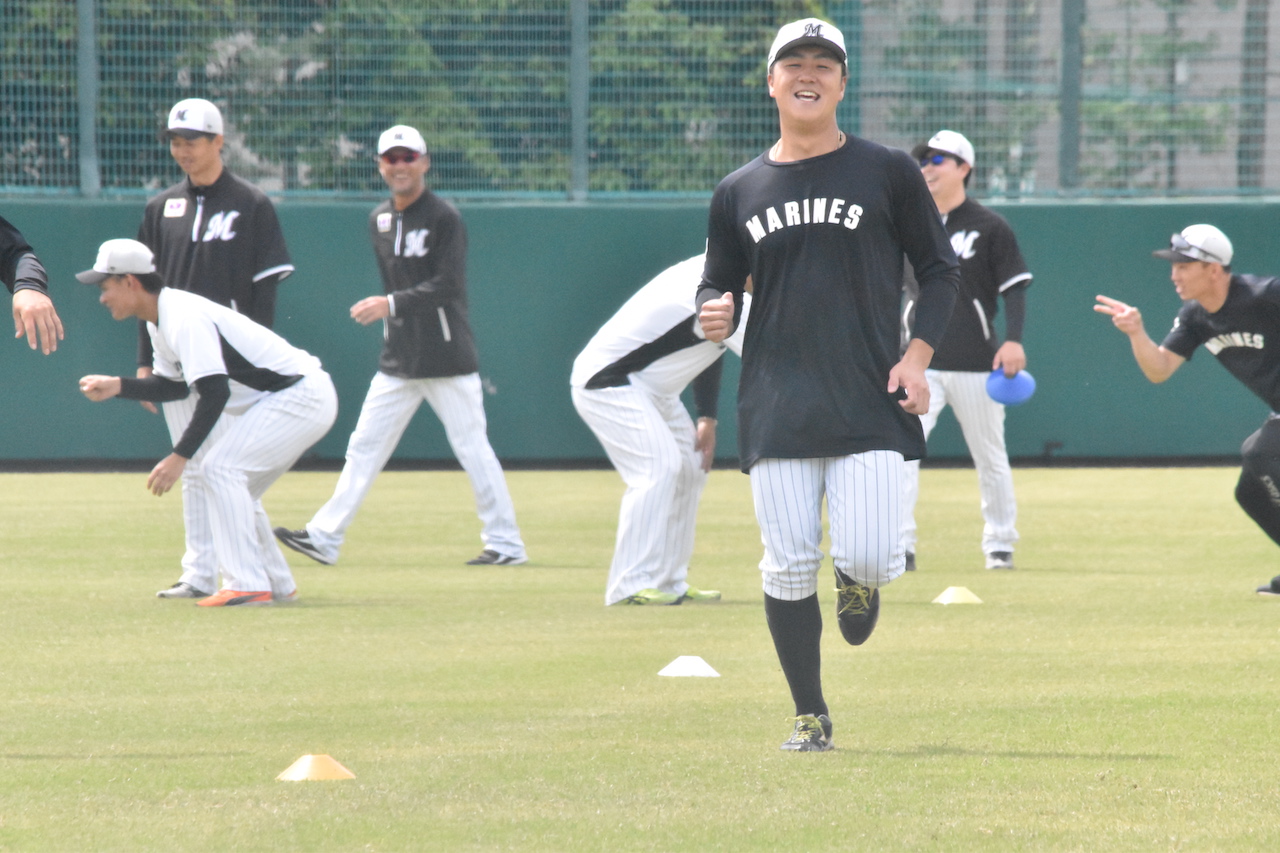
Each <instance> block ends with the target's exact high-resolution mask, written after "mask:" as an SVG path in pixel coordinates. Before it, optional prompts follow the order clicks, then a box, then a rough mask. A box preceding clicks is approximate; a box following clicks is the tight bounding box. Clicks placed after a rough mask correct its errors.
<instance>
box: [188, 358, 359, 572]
mask: <svg viewBox="0 0 1280 853" xmlns="http://www.w3.org/2000/svg"><path fill="white" fill-rule="evenodd" d="M337 416H338V394H337V392H336V391H335V390H334V387H333V381H332V380H331V379H330V378H329V374H327V373H325V372H324V371H320V372H319V373H315V374H312V375H310V376H304V377H303V378H302V379H301V380H300V381H299V382H297V383H296V384H294V385H292V386H291V387H289V388H286V389H284V390H283V391H278V392H276V393H274V394H268V395H266V396H265V397H263V398H262V399H260V400H259V401H258V402H257V403H255V404H253V406H251V407H250V408H249V410H248V411H246V412H245V413H244V414H242V415H239V416H236V417H235V418H233V419H231V421H230V424H229V425H228V427H227V429H226V430H225V431H224V432H223V433H222V435H221V436H219V437H218V438H217V439H216V440H214V439H213V438H212V436H211V437H210V438H209V439H206V440H205V443H204V445H202V449H203V448H204V447H207V448H208V450H207V452H206V453H205V456H204V461H203V464H202V465H201V466H200V469H201V476H200V478H199V479H198V481H197V482H198V484H199V486H198V488H199V489H200V490H201V491H202V492H203V494H202V495H201V497H202V499H203V501H204V505H205V506H206V507H207V508H208V512H209V523H210V527H211V528H212V530H213V542H214V553H215V554H216V556H217V560H218V564H219V565H220V566H221V567H222V577H223V585H224V586H225V587H226V588H228V589H235V590H241V591H251V592H259V591H264V590H270V591H271V593H272V595H276V596H283V595H287V594H289V593H291V592H293V591H294V589H295V585H294V582H293V576H292V575H291V574H290V573H289V565H288V563H286V562H285V559H284V555H283V554H282V553H281V552H280V548H279V546H278V545H277V544H276V540H275V536H274V535H272V532H271V522H270V521H268V519H267V514H266V512H264V511H263V509H262V503H261V498H262V495H263V494H264V493H265V492H266V491H267V488H268V487H269V486H270V485H271V484H272V483H274V482H275V481H276V480H278V479H279V478H280V475H282V474H284V472H286V471H288V470H289V469H290V468H292V467H293V463H294V462H297V461H298V457H300V456H301V455H302V454H303V453H305V452H306V450H307V448H309V447H311V446H312V445H313V444H315V443H316V442H317V441H319V440H320V439H321V438H323V437H324V434H325V433H326V432H328V431H329V428H330V427H331V426H333V422H334V420H335V419H336V418H337Z"/></svg>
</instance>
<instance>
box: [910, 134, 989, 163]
mask: <svg viewBox="0 0 1280 853" xmlns="http://www.w3.org/2000/svg"><path fill="white" fill-rule="evenodd" d="M930 151H941V152H942V153H943V154H950V155H951V156H953V157H959V158H960V159H961V160H963V161H964V162H966V163H968V164H969V168H971V169H972V168H973V167H974V165H975V163H974V159H975V158H974V153H973V143H972V142H970V141H969V140H968V139H966V138H965V135H964V134H963V133H957V132H956V131H954V130H940V131H938V132H937V133H935V134H934V135H933V136H931V137H929V141H928V142H921V143H920V144H919V145H917V146H916V147H915V148H912V149H911V156H912V157H915V158H916V159H917V160H919V159H920V158H921V157H923V156H924V155H925V154H927V153H929V152H930Z"/></svg>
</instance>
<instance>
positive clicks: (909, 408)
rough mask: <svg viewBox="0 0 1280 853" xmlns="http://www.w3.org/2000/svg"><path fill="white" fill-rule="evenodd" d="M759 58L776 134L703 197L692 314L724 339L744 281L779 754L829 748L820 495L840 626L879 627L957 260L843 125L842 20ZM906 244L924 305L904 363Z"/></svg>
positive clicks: (851, 636) (799, 25) (745, 407)
mask: <svg viewBox="0 0 1280 853" xmlns="http://www.w3.org/2000/svg"><path fill="white" fill-rule="evenodd" d="M768 68H769V72H768V83H769V95H770V97H772V98H773V99H774V102H775V103H776V105H777V110H778V121H779V127H780V139H779V140H778V142H777V143H776V144H775V145H774V146H773V147H772V148H771V149H769V151H767V152H766V153H764V154H762V155H761V156H759V157H757V158H756V159H755V160H753V161H751V162H750V163H748V164H747V165H746V166H743V167H742V168H741V169H739V170H738V171H736V172H734V173H733V174H731V175H729V176H728V177H727V178H725V179H724V180H723V181H721V182H720V185H719V186H718V187H717V188H716V191H715V194H714V195H713V197H712V199H711V212H710V217H709V223H708V226H707V263H706V269H705V271H704V273H703V280H702V285H701V287H700V288H699V289H698V304H699V306H700V311H701V313H700V316H699V321H700V322H701V324H702V328H703V331H704V332H705V333H706V336H707V338H708V339H709V340H712V341H721V340H724V339H725V338H726V337H727V336H728V335H729V334H731V333H732V332H733V331H734V329H735V327H736V324H737V323H738V322H740V320H739V318H738V317H737V316H736V314H737V312H738V311H739V307H740V305H741V298H742V293H743V284H744V282H745V281H746V279H747V276H748V275H749V276H750V277H751V280H752V285H753V290H752V299H753V301H752V305H751V322H750V323H749V324H748V325H747V331H746V337H745V338H744V340H743V344H742V378H741V382H740V385H739V390H738V444H739V449H740V452H741V455H742V460H741V463H742V470H743V471H745V472H747V473H749V474H750V475H751V492H752V497H753V499H754V502H755V511H756V519H757V520H758V521H759V524H760V530H761V533H762V536H763V540H764V558H763V559H762V560H761V561H760V570H761V574H762V576H763V586H764V608H765V617H766V620H767V621H768V624H769V631H770V633H771V634H772V636H773V642H774V646H775V648H776V650H777V653H778V660H779V662H780V663H781V664H782V671H783V673H784V674H785V675H786V678H787V684H788V686H789V687H790V689H791V696H792V699H793V700H794V702H795V709H796V719H795V730H794V731H793V733H792V735H791V737H790V739H789V740H787V741H786V743H784V744H783V745H782V748H783V749H785V750H796V751H805V752H809V751H824V750H828V749H831V745H832V744H831V730H832V727H831V718H830V716H829V715H828V713H827V703H826V700H825V698H824V697H823V692H822V672H821V669H822V667H821V658H820V640H821V637H822V613H821V610H820V609H819V604H818V594H817V589H818V568H819V566H820V564H821V562H822V551H821V548H820V545H821V542H822V501H823V498H824V497H825V498H826V501H827V510H828V513H829V516H830V520H831V522H830V523H831V556H832V559H833V561H834V562H835V569H836V587H837V590H838V593H837V621H838V622H839V624H840V631H841V633H842V634H843V636H844V638H845V640H846V641H847V642H849V643H850V644H852V645H859V644H861V643H863V642H865V641H866V640H867V638H868V637H869V636H870V635H871V632H872V630H873V629H874V628H875V624H876V619H877V616H878V614H879V608H880V590H879V588H880V587H882V586H884V585H885V584H887V583H889V582H890V581H892V580H893V579H894V578H896V577H898V576H899V575H901V574H902V572H903V570H904V557H903V550H902V545H901V539H900V537H899V535H898V534H899V528H900V526H901V523H902V520H901V516H900V504H901V497H902V478H903V467H904V460H905V459H917V458H919V457H920V456H922V455H923V454H924V450H925V445H924V434H923V432H922V431H921V428H920V418H919V417H918V415H920V414H923V413H924V412H926V411H928V409H929V384H928V382H927V381H926V380H925V375H924V371H925V368H926V367H928V365H929V358H930V356H932V354H933V350H934V347H935V346H936V345H937V343H938V341H939V340H940V339H941V337H942V334H943V331H944V330H945V328H946V324H947V318H948V316H949V314H950V313H951V308H952V305H953V304H954V302H955V294H956V284H957V279H958V265H957V263H956V257H955V253H954V252H953V251H952V250H951V244H950V242H949V240H948V239H947V234H946V232H945V231H944V230H943V228H942V222H941V220H940V219H939V218H938V212H937V209H936V208H935V207H934V204H933V200H932V199H931V198H930V197H929V191H928V189H927V188H926V187H925V183H924V179H923V178H922V177H921V175H920V169H919V168H918V167H917V166H916V164H915V162H914V161H912V160H911V158H910V157H908V156H907V154H906V153H905V152H902V151H892V150H890V149H888V148H884V147H882V146H880V145H876V144H874V143H871V142H868V141H866V140H863V139H858V138H856V137H851V136H846V135H845V134H844V133H843V132H841V130H840V129H839V127H837V125H836V107H837V105H838V104H839V103H840V100H841V98H843V97H844V91H845V83H846V81H847V78H848V68H847V66H846V64H845V47H844V37H843V36H842V35H841V34H840V31H839V30H837V29H836V28H835V27H833V26H831V25H830V24H828V23H825V22H823V21H820V20H817V19H813V18H809V19H806V20H801V21H795V22H793V23H790V24H787V25H785V26H784V27H782V28H781V29H780V30H779V31H778V35H777V38H776V39H775V40H774V42H773V46H772V48H771V49H770V51H769V59H768ZM904 254H905V255H906V257H907V258H908V259H909V260H910V262H911V264H912V266H913V267H914V268H915V272H916V278H917V280H918V281H919V283H920V301H919V305H918V306H917V309H916V326H915V337H914V338H913V339H912V340H911V341H910V343H909V344H908V345H907V348H906V353H905V355H903V356H902V357H901V358H900V359H899V355H898V353H899V319H898V309H899V307H900V305H901V295H902V280H903V256H904Z"/></svg>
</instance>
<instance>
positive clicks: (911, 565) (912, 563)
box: [907, 551, 916, 572]
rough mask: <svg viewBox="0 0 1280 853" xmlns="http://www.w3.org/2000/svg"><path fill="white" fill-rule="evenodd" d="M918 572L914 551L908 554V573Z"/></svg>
mask: <svg viewBox="0 0 1280 853" xmlns="http://www.w3.org/2000/svg"><path fill="white" fill-rule="evenodd" d="M915 570H916V555H915V553H914V552H912V551H908V552H907V571H909V572H914V571H915Z"/></svg>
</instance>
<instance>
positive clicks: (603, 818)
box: [0, 468, 1280, 851]
mask: <svg viewBox="0 0 1280 853" xmlns="http://www.w3.org/2000/svg"><path fill="white" fill-rule="evenodd" d="M1235 476H1236V472H1235V471H1234V470H1231V469H1225V468H1221V469H1219V468H1208V469H1105V470H1104V469H1077V470H1049V469H1022V470H1018V471H1016V472H1015V477H1016V481H1017V487H1018V491H1019V501H1020V505H1021V517H1020V519H1019V522H1020V523H1019V528H1020V530H1021V532H1022V537H1023V541H1022V544H1021V546H1020V548H1019V550H1018V552H1017V562H1018V566H1019V568H1018V570H1017V571H1015V572H987V571H985V570H984V569H983V568H982V555H981V553H980V550H979V548H978V536H979V531H980V526H981V522H980V519H979V516H978V501H977V486H976V481H975V477H974V474H973V472H972V471H971V470H928V469H927V470H925V471H924V472H923V475H922V488H921V493H922V496H921V505H920V511H919V521H920V527H921V534H922V539H921V544H920V549H919V565H920V570H919V571H918V572H916V573H915V574H913V575H908V576H905V577H904V578H902V579H900V580H899V581H897V582H895V583H894V584H892V585H891V586H890V587H888V588H886V590H885V591H884V603H883V607H882V611H881V617H880V624H879V627H878V628H877V630H876V633H875V635H874V636H873V637H872V638H871V640H870V641H869V642H868V643H867V644H866V645H865V646H862V647H860V648H857V649H854V648H850V647H848V646H846V645H844V643H843V642H842V640H841V639H840V634H839V631H838V630H837V628H836V626H835V621H834V592H833V591H832V590H831V586H832V584H831V583H828V582H826V581H824V583H823V585H822V592H821V596H822V600H823V606H824V613H825V614H826V615H827V631H826V633H825V635H824V638H823V643H824V649H823V652H824V666H825V683H826V692H827V699H828V702H829V703H830V706H831V712H832V718H833V720H834V721H835V742H836V747H837V749H836V751H834V752H831V753H826V754H803V755H801V754H784V753H781V752H779V751H778V748H777V747H778V744H779V743H780V742H781V741H782V740H784V739H785V738H786V736H787V735H788V734H789V732H790V729H791V723H790V721H789V719H788V717H789V716H790V714H791V710H792V709H791V707H790V702H789V697H788V693H787V689H786V685H785V683H784V681H783V678H782V674H781V672H780V670H779V668H778V665H777V661H776V658H775V656H774V652H773V647H772V645H771V642H770V640H769V635H768V632H767V630H766V628H765V624H764V618H763V612H762V606H761V593H760V590H759V577H758V573H757V570H756V564H757V562H758V560H759V557H760V540H759V534H758V531H757V529H756V526H755V522H754V518H753V516H752V510H751V499H750V492H749V489H748V482H747V478H746V477H744V476H743V475H741V474H738V473H736V472H732V471H717V472H715V473H714V474H713V475H712V479H711V483H710V485H709V486H708V489H707V492H706V494H705V497H704V499H703V506H702V510H701V514H700V521H699V539H698V551H697V554H696V557H695V563H694V569H693V571H692V572H691V574H690V580H691V581H692V582H693V583H694V584H695V585H698V586H703V587H712V588H718V589H721V590H723V591H724V601H723V602H721V603H719V604H706V605H686V606H681V607H669V608H611V609H606V608H605V607H603V606H602V603H603V589H604V580H605V573H606V570H607V566H608V562H609V557H610V554H611V551H612V545H613V529H614V522H615V513H616V510H617V502H618V499H619V497H620V495H621V491H622V486H621V483H620V481H619V480H618V478H617V476H616V475H615V474H613V473H612V472H609V471H589V472H514V473H511V474H510V475H509V480H510V483H511V488H512V492H513V495H514V497H515V501H516V507H517V510H518V513H519V516H520V522H521V526H522V528H523V531H524V535H525V538H526V541H527V543H528V546H529V550H530V554H531V557H532V562H531V563H530V564H529V565H527V566H521V567H515V568H475V567H465V566H463V565H462V564H463V562H464V561H465V560H466V559H467V558H469V557H472V556H474V554H475V553H476V552H477V551H478V548H479V540H478V538H477V529H478V525H477V522H476V519H475V516H474V514H473V511H472V507H471V497H470V492H469V489H468V487H467V483H466V480H465V478H464V476H463V475H461V474H458V473H449V472H445V473H440V472H435V473H418V472H414V473H407V472H391V473H387V474H384V475H383V476H382V477H381V479H380V480H379V481H378V483H377V485H376V486H375V488H374V491H373V493H372V494H371V496H370V498H369V500H368V501H367V503H366V505H365V507H364V510H363V512H362V514H361V515H360V517H359V518H358V519H357V521H356V523H355V525H354V526H353V527H352V530H351V531H350V537H349V539H348V543H347V547H346V549H345V550H344V552H343V555H342V562H341V563H340V564H339V565H338V566H335V567H323V566H319V565H317V564H315V563H312V562H310V561H308V560H306V558H303V557H300V556H298V555H295V554H290V562H291V564H292V565H293V566H294V568H295V573H296V576H297V578H298V580H299V586H300V589H301V593H302V603H300V604H298V605H295V606H289V607H283V606H282V607H274V608H251V609H235V608H233V609H225V610H213V611H210V610H208V609H205V608H197V607H194V606H193V605H192V604H190V603H189V602H167V601H160V600H157V599H156V598H154V597H153V596H154V592H155V590H157V589H159V588H161V587H162V586H167V585H168V584H170V583H172V582H173V581H174V580H176V578H177V575H178V571H177V565H178V560H179V558H180V556H181V541H182V534H181V508H180V502H179V499H178V498H177V496H176V495H169V496H167V497H165V498H159V499H157V498H154V497H152V496H151V495H149V494H148V493H147V492H146V491H145V489H144V487H143V481H144V475H142V474H44V475H17V474H10V475H3V476H0V507H2V511H3V518H4V520H3V522H0V565H2V566H3V572H0V584H3V586H2V588H0V685H3V689H2V690H0V850H4V851H9V850H14V851H26V850H36V851H39V850H54V851H108V850H120V851H141V850H163V851H183V850H191V851H217V850H271V851H281V850H299V851H312V850H316V851H320V850H344V851H345V850H352V851H354V850H368V851H402V850H548V851H577V850H661V851H683V850H692V851H702V850H727V851H743V850H746V851H750V850H760V851H811V850H956V851H971V850H978V851H981V850H1055V851H1056V850H1079V851H1106V850H1141V851H1147V850H1266V849H1272V850H1274V849H1277V848H1278V847H1280V809H1278V808H1277V805H1278V803H1280V782H1278V781H1277V775H1276V772H1275V766H1274V764H1273V761H1274V759H1273V757H1272V755H1271V749H1270V748H1271V746H1273V745H1275V739H1273V737H1272V734H1273V733H1274V732H1276V731H1277V729H1278V728H1280V727H1278V726H1277V722H1278V721H1277V715H1278V714H1280V710H1278V709H1280V674H1278V673H1280V665H1278V664H1277V662H1276V661H1277V659H1278V656H1277V647H1278V645H1280V600H1275V599H1266V598H1262V597H1259V596H1256V595H1254V594H1253V588H1254V587H1255V586H1256V585H1257V584H1259V583H1261V582H1263V581H1265V580H1267V579H1268V578H1270V577H1271V576H1272V575H1273V574H1276V573H1277V571H1278V570H1280V569H1278V567H1280V561H1278V560H1277V552H1276V548H1275V546H1274V545H1273V544H1271V543H1270V541H1269V540H1267V539H1266V537H1265V536H1263V534H1262V533H1260V532H1259V531H1258V530H1257V529H1256V528H1255V527H1254V526H1253V524H1252V523H1251V522H1250V521H1249V520H1248V519H1247V518H1246V517H1245V516H1244V514H1243V513H1242V512H1240V510H1239V509H1238V508H1237V507H1236V505H1235V503H1234V501H1233V500H1232V488H1233V486H1234V482H1235ZM335 481H336V474H330V473H293V474H289V475H287V476H286V477H285V478H284V479H283V480H281V482H280V483H278V484H277V485H276V487H275V488H274V489H273V490H272V492H271V493H270V494H269V495H268V496H267V501H266V503H267V508H268V510H269V512H270V513H271V515H272V519H273V521H274V522H275V523H277V524H286V525H289V526H298V525H300V524H301V523H303V522H304V521H306V519H307V518H308V517H309V516H310V513H311V512H312V511H313V510H314V509H315V508H316V507H317V506H318V505H319V504H320V503H321V502H322V501H323V500H324V499H325V498H326V497H327V496H328V494H329V492H330V490H331V488H332V486H333V484H334V482H335ZM825 572H826V577H827V578H829V577H830V567H829V565H828V566H827V567H826V568H825ZM953 585H954V586H965V587H968V588H969V589H970V590H972V591H973V592H974V593H976V594H977V595H978V596H979V597H980V598H982V600H983V602H984V603H983V604H981V605H952V606H942V605H937V604H932V603H931V601H932V599H933V598H934V597H935V596H937V595H938V594H939V593H940V592H942V591H943V590H944V589H945V588H946V587H948V586H953ZM679 655H699V656H701V657H702V658H704V659H705V660H706V661H707V662H708V663H710V664H711V665H712V666H713V667H714V668H715V669H716V670H717V671H719V673H720V674H721V677H720V678H714V679H713V678H665V677H660V676H658V675H657V672H658V670H660V669H661V668H662V667H664V666H665V665H666V664H668V663H669V662H671V661H672V660H673V659H674V658H675V657H677V656H679ZM308 753H327V754H329V755H332V756H333V757H334V758H336V759H337V760H338V761H340V762H342V763H343V764H344V765H345V766H346V767H348V768H350V769H351V770H352V771H353V772H354V773H355V774H356V777H357V778H356V779H354V780H348V781H341V782H278V781H275V777H276V775H277V774H279V773H280V772H281V771H282V770H284V769H285V768H286V767H288V766H289V765H290V764H291V763H292V762H293V761H294V760H295V759H297V758H298V757H299V756H301V755H304V754H308Z"/></svg>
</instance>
